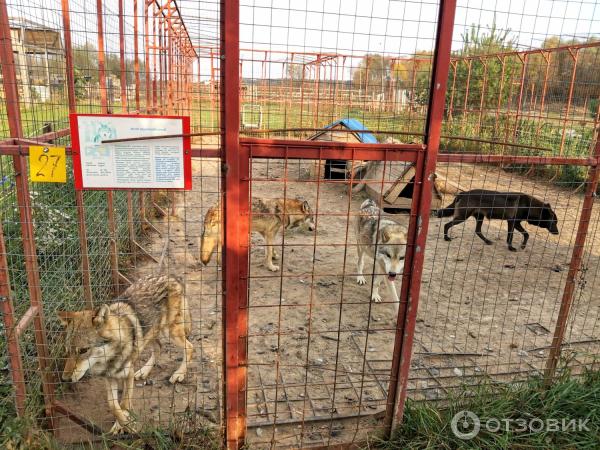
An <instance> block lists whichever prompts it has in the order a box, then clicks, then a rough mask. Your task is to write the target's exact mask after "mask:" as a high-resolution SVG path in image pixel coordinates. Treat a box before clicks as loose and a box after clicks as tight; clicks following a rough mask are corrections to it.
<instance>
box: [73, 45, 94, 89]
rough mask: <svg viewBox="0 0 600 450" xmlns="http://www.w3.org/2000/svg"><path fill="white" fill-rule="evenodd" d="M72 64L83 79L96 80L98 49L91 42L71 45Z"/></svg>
mask: <svg viewBox="0 0 600 450" xmlns="http://www.w3.org/2000/svg"><path fill="white" fill-rule="evenodd" d="M73 66H74V67H75V69H77V70H78V71H79V73H80V75H81V77H83V78H84V79H87V80H89V81H98V51H97V50H96V47H94V45H93V44H90V43H89V42H86V43H85V44H83V45H74V46H73Z"/></svg>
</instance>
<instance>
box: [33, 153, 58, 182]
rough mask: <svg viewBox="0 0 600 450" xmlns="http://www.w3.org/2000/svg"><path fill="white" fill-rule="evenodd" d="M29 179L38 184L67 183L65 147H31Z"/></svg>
mask: <svg viewBox="0 0 600 450" xmlns="http://www.w3.org/2000/svg"><path fill="white" fill-rule="evenodd" d="M29 178H31V181H36V182H38V183H66V182H67V158H66V157H65V148H64V147H45V146H41V145H32V146H31V147H29Z"/></svg>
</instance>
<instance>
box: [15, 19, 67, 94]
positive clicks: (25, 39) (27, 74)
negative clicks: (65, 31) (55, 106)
mask: <svg viewBox="0 0 600 450" xmlns="http://www.w3.org/2000/svg"><path fill="white" fill-rule="evenodd" d="M9 23H10V36H11V40H12V46H13V53H14V57H15V65H16V73H17V83H18V88H19V96H20V100H21V102H22V103H24V104H25V105H28V104H31V103H32V102H36V101H40V102H45V101H48V100H50V98H51V97H52V94H53V92H54V91H60V92H61V93H62V91H63V89H64V84H65V62H64V50H63V45H62V38H61V32H60V30H57V29H54V28H49V27H47V26H45V25H41V24H38V23H36V22H33V21H31V20H28V19H24V18H17V17H13V18H10V19H9Z"/></svg>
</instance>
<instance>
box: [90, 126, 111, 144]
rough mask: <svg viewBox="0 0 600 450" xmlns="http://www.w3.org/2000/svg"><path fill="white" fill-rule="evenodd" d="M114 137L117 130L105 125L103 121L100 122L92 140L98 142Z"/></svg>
mask: <svg viewBox="0 0 600 450" xmlns="http://www.w3.org/2000/svg"><path fill="white" fill-rule="evenodd" d="M116 137H117V132H116V131H115V129H114V128H113V127H111V126H109V125H106V124H105V123H100V124H99V126H98V129H97V130H96V134H95V135H94V138H93V139H92V141H93V142H94V143H96V144H100V143H101V142H102V141H105V140H107V139H114V138H116Z"/></svg>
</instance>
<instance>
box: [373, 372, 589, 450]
mask: <svg viewBox="0 0 600 450" xmlns="http://www.w3.org/2000/svg"><path fill="white" fill-rule="evenodd" d="M463 410H468V411H472V412H474V413H475V414H477V416H478V417H480V418H482V421H481V422H482V426H481V431H480V433H479V434H478V435H477V436H476V437H475V438H473V439H471V440H461V439H459V438H457V437H456V436H455V435H454V433H453V432H452V428H451V420H452V418H453V417H454V415H455V414H456V413H458V412H459V411H463ZM490 418H496V419H498V420H500V421H501V422H500V423H501V424H502V429H501V430H500V431H498V432H492V431H489V430H487V429H486V426H485V422H484V421H485V420H487V419H490ZM534 418H538V419H541V420H543V421H547V420H548V419H550V420H551V421H552V420H557V421H558V422H557V423H561V421H562V419H566V420H567V422H568V421H569V420H573V419H574V420H575V421H576V422H577V421H578V420H580V419H581V420H586V419H587V420H588V421H587V423H586V426H587V428H588V429H589V431H588V430H585V429H582V430H578V429H575V430H573V428H575V427H570V428H568V430H567V431H553V430H552V429H550V430H544V431H540V432H531V431H528V432H518V431H517V430H518V429H519V427H520V424H521V423H529V422H530V421H531V420H532V419H534ZM504 419H509V420H511V422H510V423H511V424H513V425H511V426H510V427H509V428H510V430H509V431H506V430H505V428H506V427H505V423H506V422H502V421H503V420H504ZM517 420H523V421H525V422H517ZM494 426H495V425H494V423H492V429H493V428H494ZM522 428H524V427H521V429H522ZM533 428H534V429H535V430H537V429H539V425H538V422H537V421H535V424H534V426H533ZM599 447H600V372H595V373H594V372H588V373H586V374H585V375H583V376H582V377H579V378H572V377H570V376H569V373H568V372H565V373H564V374H563V375H562V377H561V378H560V379H559V380H557V382H556V383H555V384H554V385H552V386H551V387H550V388H548V389H546V388H544V386H543V383H542V381H541V380H540V379H533V380H530V381H529V382H526V383H519V384H502V385H498V384H491V383H486V384H482V385H480V386H478V387H476V388H473V387H472V386H470V387H468V388H467V387H465V388H464V390H463V391H462V392H460V393H458V394H456V395H455V396H454V397H452V398H450V399H448V400H447V401H446V402H445V406H440V407H438V406H436V404H435V403H426V402H412V401H408V402H407V405H406V410H405V415H404V420H403V422H402V425H401V427H400V429H398V430H397V431H396V433H395V434H394V437H393V438H392V439H391V440H389V441H377V440H375V441H373V442H371V443H370V445H369V446H368V448H369V449H382V450H383V449H386V450H387V449H389V450H391V449H432V450H433V449H435V450H452V449H489V450H495V449H498V450H500V449H540V450H542V449H549V450H551V449H556V450H558V449H598V448H599Z"/></svg>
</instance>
